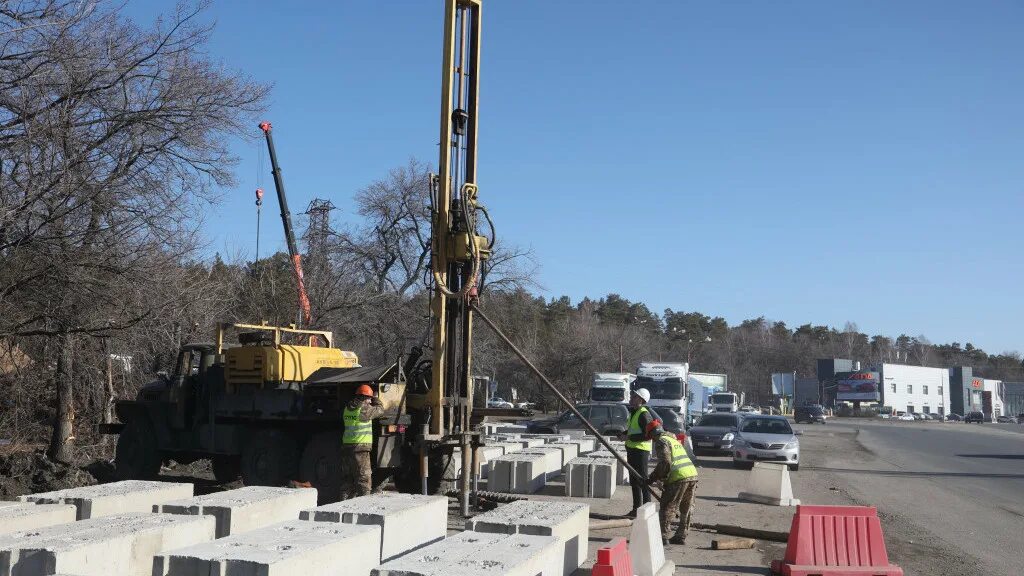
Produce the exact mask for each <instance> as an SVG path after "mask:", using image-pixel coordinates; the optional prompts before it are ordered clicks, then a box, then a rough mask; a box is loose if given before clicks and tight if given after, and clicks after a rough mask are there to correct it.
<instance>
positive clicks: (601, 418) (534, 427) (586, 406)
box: [526, 402, 629, 436]
mask: <svg viewBox="0 0 1024 576" xmlns="http://www.w3.org/2000/svg"><path fill="white" fill-rule="evenodd" d="M576 409H577V410H579V411H580V414H583V417H584V418H586V419H587V420H589V421H590V423H591V424H593V425H594V427H595V428H597V430H598V431H599V432H600V433H601V434H603V435H605V436H615V435H617V434H623V433H625V432H626V427H627V426H628V425H629V408H627V407H626V405H625V404H620V403H616V402H584V403H582V404H577V405H576ZM583 429H586V426H584V425H583V421H582V420H580V419H579V418H577V417H576V415H575V414H573V413H572V411H571V410H566V411H565V412H563V413H561V414H559V415H558V416H555V417H553V418H543V419H539V420H531V421H529V422H527V423H526V431H527V432H530V433H531V434H558V433H560V432H561V431H563V430H583Z"/></svg>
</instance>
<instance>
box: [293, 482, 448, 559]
mask: <svg viewBox="0 0 1024 576" xmlns="http://www.w3.org/2000/svg"><path fill="white" fill-rule="evenodd" d="M299 518H301V519H302V520H311V521H314V522H340V523H342V524H367V525H373V526H380V527H381V542H380V547H379V548H378V554H377V559H378V561H379V562H386V561H388V560H390V559H392V558H396V557H398V556H401V555H402V554H405V553H407V552H409V551H410V550H415V549H417V548H420V547H422V546H426V545H427V544H430V543H432V542H437V541H438V540H441V539H443V538H444V537H445V535H447V534H448V499H447V498H445V497H444V496H421V495H418V494H400V493H398V492H385V493H382V494H371V495H369V496H360V497H358V498H352V499H351V500H343V501H341V502H336V503H334V504H327V505H325V506H320V507H319V508H312V509H310V510H303V511H302V512H301V513H300V514H299Z"/></svg>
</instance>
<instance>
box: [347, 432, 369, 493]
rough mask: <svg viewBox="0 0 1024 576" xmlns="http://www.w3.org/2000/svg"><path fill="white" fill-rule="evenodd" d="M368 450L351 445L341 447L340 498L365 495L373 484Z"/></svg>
mask: <svg viewBox="0 0 1024 576" xmlns="http://www.w3.org/2000/svg"><path fill="white" fill-rule="evenodd" d="M372 483H373V468H372V466H371V465H370V451H369V450H366V449H358V448H354V447H352V446H351V445H349V446H343V447H342V449H341V500H347V499H349V498H356V497H358V496H366V495H367V494H369V493H370V491H371V490H372V488H373V486H372Z"/></svg>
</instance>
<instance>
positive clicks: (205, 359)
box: [101, 0, 632, 515]
mask: <svg viewBox="0 0 1024 576" xmlns="http://www.w3.org/2000/svg"><path fill="white" fill-rule="evenodd" d="M481 3H482V0H444V4H445V19H444V45H443V54H442V60H443V65H442V73H441V114H440V140H439V142H440V146H439V150H440V151H439V156H440V157H439V161H438V172H439V173H438V174H437V175H436V176H432V178H431V182H430V185H431V203H432V206H431V214H432V220H431V262H430V281H429V283H428V289H429V290H430V302H431V307H430V310H431V313H430V318H429V323H430V326H429V328H430V334H431V335H432V338H431V339H430V340H431V342H430V345H429V346H425V347H414V348H413V349H412V350H411V351H410V353H409V354H408V356H407V357H406V358H405V359H404V360H403V359H397V360H396V361H394V362H388V363H384V364H382V365H379V366H365V367H364V366H360V365H359V361H358V358H357V357H356V355H355V354H354V353H352V352H345V351H342V350H339V349H338V348H335V347H334V345H333V338H332V334H331V333H330V332H323V331H316V330H310V329H300V328H297V327H295V326H294V325H293V326H288V327H277V326H270V325H267V324H230V323H225V324H221V325H220V326H218V328H217V337H216V342H214V343H195V344H187V345H185V346H183V347H182V348H181V350H180V352H179V354H178V361H177V363H176V365H175V368H174V372H173V374H170V375H162V376H161V378H160V380H158V381H156V382H153V383H151V384H149V385H147V386H145V387H143V388H142V390H140V392H139V394H138V396H137V397H136V398H135V399H133V400H121V401H119V402H117V404H116V413H117V416H118V419H119V420H120V423H116V424H109V425H103V426H101V431H103V432H106V433H110V434H120V437H119V438H118V442H117V452H116V456H115V461H114V462H115V467H116V470H117V472H118V474H119V475H120V476H121V477H122V478H147V477H152V476H155V475H157V474H158V472H159V470H160V465H161V463H162V462H164V461H167V460H175V461H178V462H182V463H188V462H191V461H194V460H197V459H210V460H211V461H212V463H213V471H214V475H215V476H216V477H217V479H218V480H221V481H230V480H234V479H235V478H237V477H238V476H239V474H240V475H241V476H242V479H243V481H244V482H245V483H246V484H250V485H269V486H274V485H284V484H287V483H288V482H289V481H293V480H295V481H300V482H309V483H310V484H312V485H313V486H315V487H317V488H318V489H319V495H320V500H321V502H329V501H332V500H334V499H336V498H337V497H338V495H339V492H340V490H339V482H340V478H341V438H342V432H343V430H342V418H341V415H342V410H343V409H344V407H345V405H346V404H347V403H348V401H349V400H350V399H351V398H352V397H353V395H354V392H355V390H356V388H357V387H359V386H360V385H363V384H366V385H369V386H370V387H371V388H372V389H373V390H374V392H375V393H376V394H377V396H378V397H379V398H380V399H381V401H382V403H383V405H384V408H385V413H386V416H385V418H383V419H382V420H379V421H375V422H374V424H373V449H372V450H373V451H372V462H373V466H374V485H375V486H379V485H381V484H383V483H384V482H386V481H388V480H393V482H394V484H395V486H396V487H397V488H398V489H399V490H401V491H406V492H422V493H438V492H449V491H453V490H455V489H457V492H458V493H459V496H460V501H461V505H462V511H463V514H464V515H465V514H468V509H469V495H470V493H471V491H473V492H475V491H476V487H475V479H476V478H478V477H479V460H478V454H479V452H480V451H479V447H480V445H481V437H480V433H479V431H478V426H477V424H478V423H479V422H480V421H481V420H482V419H483V417H484V416H487V415H516V413H517V412H518V413H520V414H523V412H522V411H515V410H500V409H489V408H479V407H477V408H474V405H473V404H474V398H473V392H474V390H473V380H472V373H473V372H472V341H473V320H474V316H478V317H479V318H480V319H481V320H482V321H483V322H484V323H485V324H486V325H488V326H489V327H490V328H491V329H492V330H494V332H495V334H496V335H497V336H498V337H499V339H501V340H502V341H504V342H505V343H506V344H507V345H508V346H509V347H510V348H511V349H512V351H513V352H514V353H515V354H516V355H517V356H518V357H519V358H520V359H521V360H522V361H523V362H524V363H525V365H526V366H527V367H528V368H529V369H530V370H531V371H532V372H533V373H534V374H535V375H536V376H537V377H538V378H539V379H540V380H541V381H542V382H543V383H544V384H545V385H546V386H547V387H548V388H549V389H550V390H551V391H552V393H553V394H554V395H555V396H557V397H558V398H559V399H560V400H561V401H562V402H563V403H564V404H565V405H566V406H567V407H568V408H569V410H571V411H573V412H575V413H576V415H577V417H579V418H580V419H581V420H583V422H584V425H585V426H586V427H587V428H588V429H589V430H590V432H591V433H592V434H594V435H595V436H596V437H597V440H598V441H599V442H601V443H603V444H604V445H605V446H606V447H609V448H610V445H609V444H608V443H607V441H606V440H605V439H604V438H603V437H602V436H601V435H600V434H599V432H598V431H597V430H596V429H595V428H594V427H593V426H592V425H591V424H590V423H589V422H588V421H587V420H586V419H585V418H583V416H582V414H580V413H579V412H578V411H577V410H576V409H575V407H574V406H573V405H572V403H571V402H569V400H568V399H566V398H565V396H564V395H563V394H562V393H561V392H560V391H559V390H558V389H557V388H556V387H555V386H554V385H553V384H551V382H550V381H549V380H548V379H547V378H545V377H544V375H543V374H541V373H540V371H539V370H537V368H536V367H535V366H534V365H533V364H532V363H531V362H530V361H529V359H528V358H527V357H526V356H525V355H524V354H523V353H522V352H521V351H520V350H518V349H517V348H516V347H515V345H514V344H513V343H512V341H511V340H509V339H508V337H507V336H505V335H504V334H503V333H502V332H501V331H500V329H499V328H498V327H497V326H496V325H495V324H494V323H493V322H492V321H491V320H490V319H489V318H488V317H487V315H486V314H484V312H483V311H482V310H481V309H480V308H479V307H478V292H477V288H478V281H479V278H480V273H481V267H482V266H483V265H484V263H485V262H486V260H487V259H488V258H489V257H490V250H491V247H492V246H493V243H494V229H493V226H490V236H484V235H481V234H480V233H479V231H478V229H479V223H480V221H481V218H480V217H481V216H482V217H483V220H484V221H486V222H487V223H488V224H490V223H491V220H490V217H489V216H488V214H487V212H486V210H485V209H484V207H483V206H482V205H481V204H480V203H479V200H478V188H477V132H478V128H479V123H478V116H477V108H478V98H479V86H480V23H481ZM261 129H262V130H263V132H264V134H265V135H266V139H267V145H268V149H269V150H270V152H271V156H272V165H273V170H274V172H273V173H274V183H275V185H276V186H277V189H278V197H279V200H280V202H281V210H282V222H283V223H284V225H285V228H286V232H290V219H289V218H288V215H287V204H286V202H285V197H284V188H283V182H282V180H281V175H280V168H279V167H278V166H277V158H276V154H275V153H274V148H273V142H272V140H271V135H270V126H269V124H264V125H261ZM288 239H289V252H290V256H291V257H292V261H293V263H294V264H295V273H296V281H297V282H298V283H299V294H300V310H301V312H300V314H301V316H300V318H301V319H302V320H305V321H306V322H307V323H308V321H309V318H310V316H309V308H308V298H307V297H306V296H305V290H304V288H305V287H304V285H303V282H302V280H303V279H302V271H301V266H300V262H299V258H298V251H297V249H296V247H295V245H294V236H292V235H291V234H288ZM232 336H234V337H235V338H236V339H237V344H229V343H228V340H229V339H230V338H231V337H232ZM424 348H426V350H425V349H424ZM527 414H528V413H527ZM459 459H461V466H457V464H458V463H459ZM620 461H621V462H622V464H623V465H624V466H625V467H626V468H630V467H629V465H628V463H626V462H625V460H623V459H620ZM459 469H461V471H462V474H461V477H460V476H459V475H458V474H457V470H459ZM630 469H631V468H630ZM631 470H632V469H631ZM456 478H458V480H456ZM471 480H472V484H473V485H471ZM455 482H459V484H458V485H454V484H455Z"/></svg>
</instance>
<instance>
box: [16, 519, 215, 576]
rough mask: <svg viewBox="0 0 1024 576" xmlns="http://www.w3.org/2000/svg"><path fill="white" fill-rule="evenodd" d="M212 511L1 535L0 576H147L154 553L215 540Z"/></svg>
mask: <svg viewBox="0 0 1024 576" xmlns="http://www.w3.org/2000/svg"><path fill="white" fill-rule="evenodd" d="M215 529H216V522H214V519H213V518H212V517H210V516H179V515H174V514H152V513H149V512H143V513H132V514H116V515H113V516H104V517H102V518H93V519H90V520H82V521H79V522H72V523H70V524H60V525H56V526H47V527H45V528H39V529H35V530H26V531H21V532H15V533H13V534H7V535H4V536H0V576H43V575H45V574H55V573H57V572H69V573H73V574H77V575H78V576H114V575H116V576H149V575H150V574H151V573H152V571H153V557H154V556H156V555H157V554H160V553H161V552H164V551H166V550H171V549H174V548H181V547H184V546H191V545H193V544H199V543H202V542H209V541H211V540H213V538H214V533H215Z"/></svg>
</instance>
